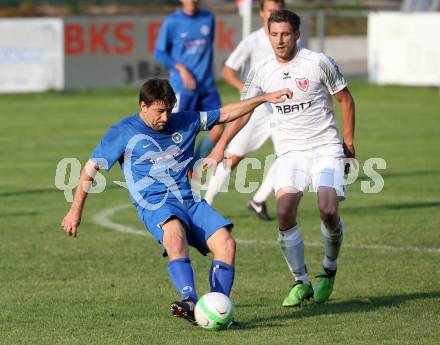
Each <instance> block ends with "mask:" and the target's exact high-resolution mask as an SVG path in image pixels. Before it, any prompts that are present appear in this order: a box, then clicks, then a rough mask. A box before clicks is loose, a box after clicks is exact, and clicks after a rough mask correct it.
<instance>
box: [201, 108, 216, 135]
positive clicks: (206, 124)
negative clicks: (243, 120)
mask: <svg viewBox="0 0 440 345" xmlns="http://www.w3.org/2000/svg"><path fill="white" fill-rule="evenodd" d="M197 114H198V117H199V122H200V129H199V130H200V131H209V130H211V128H212V127H214V126H215V125H216V124H217V123H218V121H219V120H220V109H216V110H209V111H201V112H199V113H197Z"/></svg>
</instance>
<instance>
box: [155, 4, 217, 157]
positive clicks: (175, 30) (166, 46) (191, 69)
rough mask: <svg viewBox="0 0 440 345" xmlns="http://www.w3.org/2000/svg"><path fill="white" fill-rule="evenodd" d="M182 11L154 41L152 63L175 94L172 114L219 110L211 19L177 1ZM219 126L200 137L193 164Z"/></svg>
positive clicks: (214, 139) (208, 146)
mask: <svg viewBox="0 0 440 345" xmlns="http://www.w3.org/2000/svg"><path fill="white" fill-rule="evenodd" d="M180 2H181V5H182V8H181V9H180V10H178V11H176V12H174V13H173V14H171V15H170V16H168V17H167V18H166V19H165V20H164V22H163V24H162V27H161V29H160V32H159V36H158V38H157V41H156V51H155V58H156V60H157V61H158V62H159V63H161V64H163V65H165V66H166V67H167V69H168V72H169V79H170V82H171V85H172V86H173V89H174V91H175V92H176V96H177V102H176V105H175V108H174V109H173V110H174V111H186V110H188V111H191V110H196V111H202V110H210V109H218V108H220V106H221V104H220V96H219V94H218V92H217V89H216V85H215V79H214V75H213V71H212V60H213V44H214V34H215V18H214V15H213V14H212V13H211V12H209V11H206V10H201V9H199V8H198V4H197V0H180ZM222 131H223V127H222V126H221V125H219V126H214V127H213V129H212V130H211V131H210V132H209V133H208V135H206V136H204V137H203V138H202V140H201V141H200V144H199V146H198V148H197V150H196V152H195V155H194V160H193V163H195V162H196V161H197V160H198V159H200V158H202V157H206V156H207V155H208V154H209V153H210V152H211V150H212V148H213V147H214V145H215V143H216V142H217V140H218V139H219V137H220V135H221V134H222Z"/></svg>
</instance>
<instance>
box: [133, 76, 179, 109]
mask: <svg viewBox="0 0 440 345" xmlns="http://www.w3.org/2000/svg"><path fill="white" fill-rule="evenodd" d="M141 101H144V102H145V104H146V105H147V106H148V107H149V106H151V105H152V104H153V103H154V102H164V103H165V105H166V106H167V107H168V108H173V107H174V105H175V104H176V102H177V98H176V94H175V93H174V90H173V88H172V87H171V85H170V82H169V81H168V80H167V79H158V78H154V79H150V80H148V81H146V82H145V83H144V84H143V85H142V87H141V89H140V91H139V103H140V102H141Z"/></svg>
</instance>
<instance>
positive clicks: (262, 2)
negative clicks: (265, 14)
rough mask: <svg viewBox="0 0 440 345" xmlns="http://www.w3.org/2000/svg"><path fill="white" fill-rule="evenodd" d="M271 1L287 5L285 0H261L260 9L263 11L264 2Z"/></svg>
mask: <svg viewBox="0 0 440 345" xmlns="http://www.w3.org/2000/svg"><path fill="white" fill-rule="evenodd" d="M269 1H272V2H274V3H276V4H281V6H283V7H284V6H285V5H286V4H285V3H284V0H260V11H262V10H263V8H264V3H265V2H269Z"/></svg>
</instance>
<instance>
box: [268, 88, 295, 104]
mask: <svg viewBox="0 0 440 345" xmlns="http://www.w3.org/2000/svg"><path fill="white" fill-rule="evenodd" d="M292 95H293V92H292V90H290V89H287V88H286V89H282V90H279V91H275V92H270V93H268V94H266V100H267V102H269V103H282V102H284V101H286V98H287V99H290V98H292Z"/></svg>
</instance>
